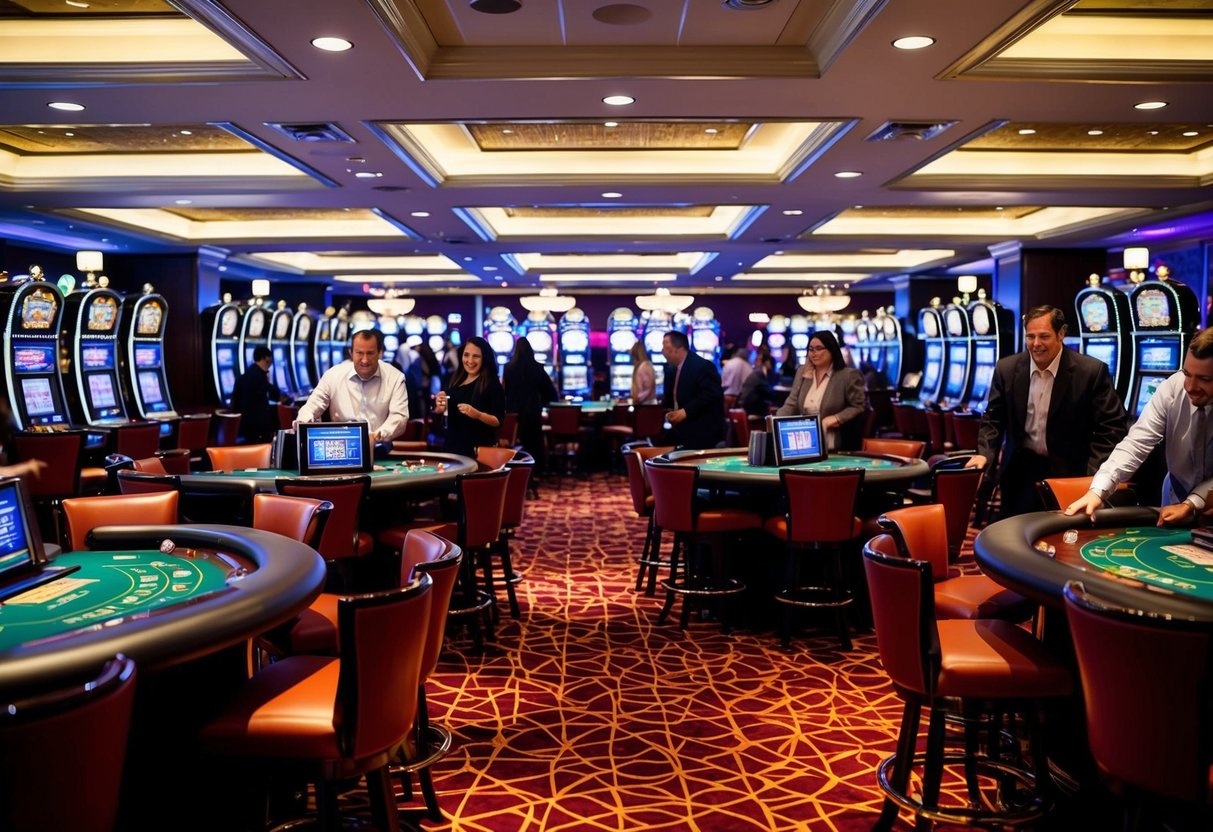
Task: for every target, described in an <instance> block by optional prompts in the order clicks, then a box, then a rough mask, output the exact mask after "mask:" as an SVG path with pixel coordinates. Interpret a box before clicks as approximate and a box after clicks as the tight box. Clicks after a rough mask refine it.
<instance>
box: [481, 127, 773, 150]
mask: <svg viewBox="0 0 1213 832" xmlns="http://www.w3.org/2000/svg"><path fill="white" fill-rule="evenodd" d="M613 123H614V124H615V125H616V126H614V127H607V126H606V125H605V124H604V123H603V122H601V121H595V122H583V121H582V122H579V121H544V122H520V121H509V122H506V121H501V122H484V123H468V124H465V125H464V126H465V129H467V131H468V133H469V134H470V135H471V137H472V140H473V141H474V142H475V143H476V146H477V147H479V148H480V150H482V151H485V152H497V151H504V152H520V151H530V150H737V149H738V148H740V147H741V146H742V144H743V143H744V142H745V140H746V137H747V136H748V135H749V133H750V131H751V130H752V129H753V127H754V124H752V123H751V122H731V121H634V120H628V121H620V122H617V123H616V122H613ZM709 131H710V132H709Z"/></svg>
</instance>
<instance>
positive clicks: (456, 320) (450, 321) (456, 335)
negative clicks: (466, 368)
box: [446, 312, 463, 349]
mask: <svg viewBox="0 0 1213 832" xmlns="http://www.w3.org/2000/svg"><path fill="white" fill-rule="evenodd" d="M446 327H447V328H446V337H447V338H449V339H450V341H451V346H452V347H454V348H455V349H459V347H460V346H462V345H463V315H461V314H459V313H458V312H452V313H451V314H449V315H447V316H446Z"/></svg>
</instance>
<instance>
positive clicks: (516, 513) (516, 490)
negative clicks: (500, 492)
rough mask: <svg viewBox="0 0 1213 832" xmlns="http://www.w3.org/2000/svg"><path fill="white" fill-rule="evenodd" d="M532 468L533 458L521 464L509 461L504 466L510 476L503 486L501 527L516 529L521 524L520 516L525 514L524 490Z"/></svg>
mask: <svg viewBox="0 0 1213 832" xmlns="http://www.w3.org/2000/svg"><path fill="white" fill-rule="evenodd" d="M534 469H535V462H534V460H532V461H531V462H526V463H521V464H519V463H517V462H511V463H510V464H509V465H507V466H506V470H507V471H509V472H510V477H509V480H508V481H507V482H506V486H505V507H504V508H503V509H502V513H501V528H503V529H517V528H518V527H519V526H521V525H522V518H523V516H524V515H525V514H526V490H527V487H528V486H529V485H530V484H531V474H532V472H533V471H534Z"/></svg>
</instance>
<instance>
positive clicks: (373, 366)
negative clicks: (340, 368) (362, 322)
mask: <svg viewBox="0 0 1213 832" xmlns="http://www.w3.org/2000/svg"><path fill="white" fill-rule="evenodd" d="M382 357H383V333H382V332H380V331H379V330H377V329H364V330H361V331H359V332H355V333H354V337H353V340H351V341H350V359H351V360H352V361H353V362H354V372H356V373H357V374H358V378H360V379H363V380H366V379H368V378H370V377H371V376H373V375H375V373H377V372H378V371H379V359H380V358H382Z"/></svg>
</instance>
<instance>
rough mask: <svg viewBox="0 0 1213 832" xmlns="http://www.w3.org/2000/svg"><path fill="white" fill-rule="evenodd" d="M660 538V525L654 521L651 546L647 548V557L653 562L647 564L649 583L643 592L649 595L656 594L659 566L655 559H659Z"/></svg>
mask: <svg viewBox="0 0 1213 832" xmlns="http://www.w3.org/2000/svg"><path fill="white" fill-rule="evenodd" d="M661 538H662V530H661V526H658V525H657V524H656V523H654V524H653V546H652V548H651V549H650V550H649V557H650V558H651V559H652V561H653V563H652V564H651V565H650V566H649V585H648V588H647V589H646V590H645V593H644V594H645V595H650V596H651V595H656V594H657V570H658V569H659V568H660V567H659V566H658V564H657V561H659V560H661Z"/></svg>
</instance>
